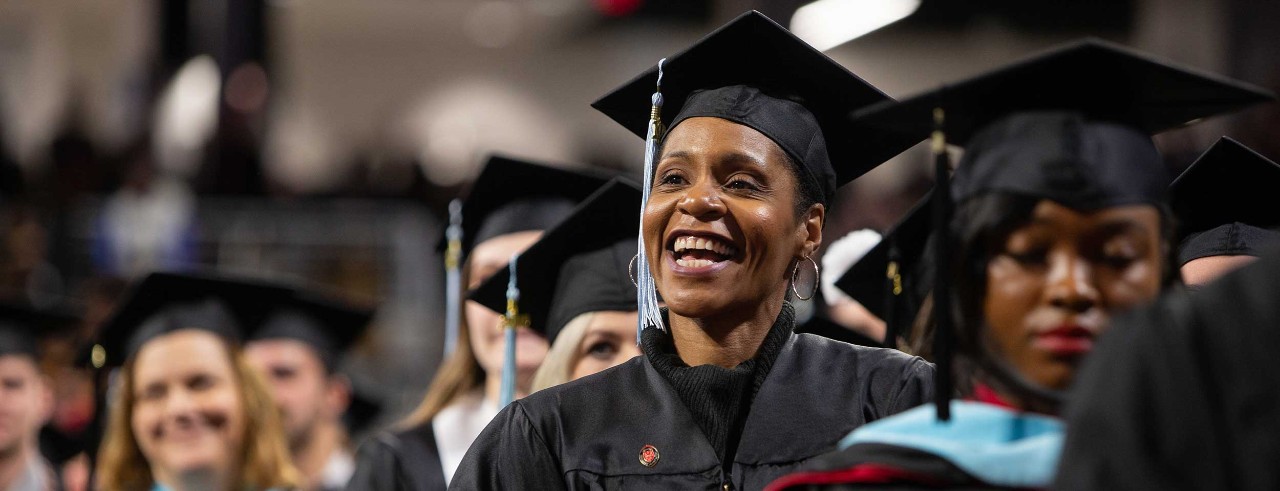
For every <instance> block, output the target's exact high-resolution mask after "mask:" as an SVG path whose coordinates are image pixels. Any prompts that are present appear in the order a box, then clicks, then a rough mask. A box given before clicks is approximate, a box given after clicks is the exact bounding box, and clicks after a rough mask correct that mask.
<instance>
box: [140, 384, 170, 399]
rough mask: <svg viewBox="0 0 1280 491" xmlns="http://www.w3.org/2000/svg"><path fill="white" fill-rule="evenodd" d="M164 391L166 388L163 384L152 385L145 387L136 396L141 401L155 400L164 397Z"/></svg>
mask: <svg viewBox="0 0 1280 491" xmlns="http://www.w3.org/2000/svg"><path fill="white" fill-rule="evenodd" d="M164 392H165V390H164V387H163V386H159V385H152V386H149V387H147V388H146V389H143V390H142V392H141V393H139V394H138V395H137V396H136V398H137V399H138V400H139V401H154V400H157V399H160V398H162V397H164Z"/></svg>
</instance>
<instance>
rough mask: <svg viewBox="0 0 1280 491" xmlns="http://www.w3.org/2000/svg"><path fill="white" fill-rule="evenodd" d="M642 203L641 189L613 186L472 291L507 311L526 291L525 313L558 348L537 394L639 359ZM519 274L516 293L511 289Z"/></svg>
mask: <svg viewBox="0 0 1280 491" xmlns="http://www.w3.org/2000/svg"><path fill="white" fill-rule="evenodd" d="M639 206H640V187H639V186H638V185H636V184H634V183H632V182H630V181H627V180H624V179H615V180H613V181H610V182H609V183H608V184H606V185H605V186H604V187H602V188H600V190H598V191H596V193H595V194H593V195H591V197H589V198H587V200H586V201H583V202H582V204H581V205H579V206H578V208H577V209H575V210H574V212H573V214H572V215H569V217H568V218H566V219H565V220H564V221H563V222H561V223H560V224H559V225H557V226H556V227H555V228H554V229H551V230H549V231H547V233H546V234H545V235H543V236H542V238H541V239H539V240H538V242H536V243H534V244H533V245H532V246H529V249H528V250H526V251H525V252H523V253H521V254H520V257H519V259H517V260H516V264H514V265H509V267H508V268H506V269H502V270H499V271H498V272H497V273H495V274H494V275H493V276H492V277H490V278H489V279H488V281H485V282H484V284H482V285H480V287H478V288H476V289H475V290H474V291H472V292H471V294H470V298H471V299H472V300H474V301H476V302H480V303H481V304H483V305H484V306H485V307H488V308H489V309H490V310H492V311H494V312H497V313H500V314H505V313H506V310H507V308H508V297H509V296H510V295H508V293H509V292H519V299H518V303H517V305H516V307H517V308H518V310H519V312H520V313H521V314H523V315H527V316H528V321H529V327H530V328H531V329H533V330H535V331H538V332H540V333H543V335H545V336H546V338H547V341H548V342H550V343H551V350H550V351H548V352H547V357H546V358H545V359H544V360H543V362H542V366H540V367H538V371H537V373H535V374H534V377H533V386H532V389H531V392H536V391H539V390H542V389H545V388H547V387H551V386H554V385H559V384H562V383H564V382H568V381H570V380H575V379H578V378H582V377H585V376H587V375H590V374H593V373H596V372H599V371H601V370H604V369H606V368H609V367H612V366H614V365H617V364H619V363H622V362H624V361H627V360H629V359H631V358H633V357H635V356H636V355H638V354H640V350H639V348H638V347H637V343H636V321H637V314H636V310H637V309H636V289H635V286H634V285H632V283H631V280H630V279H629V276H630V273H629V270H628V268H630V267H631V265H632V263H631V258H632V257H634V256H635V254H636V236H635V234H636V228H637V227H639V226H640V219H639V216H637V215H636V214H635V210H636V208H638V207H639ZM513 270H514V271H516V272H517V274H516V279H517V281H516V282H515V284H514V286H515V287H516V290H511V289H510V288H509V287H510V286H512V284H511V271H513Z"/></svg>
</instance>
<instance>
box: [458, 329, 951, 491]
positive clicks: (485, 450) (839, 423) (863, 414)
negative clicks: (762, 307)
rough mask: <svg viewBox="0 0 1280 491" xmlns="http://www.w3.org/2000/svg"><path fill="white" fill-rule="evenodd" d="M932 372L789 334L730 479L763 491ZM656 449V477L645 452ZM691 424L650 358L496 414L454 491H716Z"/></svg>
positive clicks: (918, 398)
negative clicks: (643, 459) (646, 462)
mask: <svg viewBox="0 0 1280 491" xmlns="http://www.w3.org/2000/svg"><path fill="white" fill-rule="evenodd" d="M932 383H933V366H932V365H930V364H929V363H927V362H925V361H924V360H922V359H920V358H916V357H912V356H908V355H906V354H904V353H902V352H900V351H897V350H890V349H883V348H867V347H862V346H853V345H850V344H846V343H841V342H839V341H834V340H830V339H826V338H822V337H819V336H814V335H811V334H793V335H790V336H789V337H788V339H787V341H786V343H785V344H784V345H783V347H782V350H781V352H780V353H779V354H778V357H777V359H776V361H774V364H773V367H772V368H771V369H770V371H769V373H768V375H767V376H766V378H765V380H764V383H763V384H762V385H761V387H760V389H759V391H758V392H757V393H756V395H755V398H754V400H753V402H752V403H751V407H750V410H749V413H748V415H747V419H746V422H745V425H744V427H743V435H742V437H741V440H740V441H739V444H738V448H737V452H736V453H735V455H734V459H733V465H732V469H730V472H729V474H730V475H729V476H728V477H729V479H730V480H731V482H732V489H760V488H762V487H764V486H765V485H766V484H768V483H769V482H770V481H772V480H773V479H774V478H776V477H778V476H780V475H783V474H786V473H788V472H789V471H791V470H792V469H794V468H795V467H796V466H798V465H800V464H801V463H803V462H805V461H806V460H808V459H810V458H812V457H814V456H817V455H819V454H822V453H823V452H826V451H829V450H831V449H833V448H834V447H835V444H836V443H837V442H838V441H839V439H840V438H841V437H843V436H844V435H846V434H848V433H849V432H850V431H852V430H853V429H854V428H856V427H858V426H860V425H862V424H863V423H866V422H868V421H871V420H875V419H878V418H882V417H885V416H888V415H891V414H894V413H897V412H900V411H903V410H905V409H909V408H911V407H914V406H916V405H919V404H921V403H923V402H924V401H926V400H928V397H929V394H930V393H931V391H932ZM646 445H650V446H652V447H654V448H655V449H656V451H657V459H656V461H655V462H654V463H653V465H652V466H651V467H648V466H645V465H643V464H642V463H641V450H642V448H644V447H645V446H646ZM723 484H724V476H723V475H722V466H721V462H720V459H719V458H718V457H717V455H716V452H715V450H714V449H713V448H712V445H711V444H710V443H708V441H707V438H706V437H705V436H704V435H703V433H702V431H701V430H700V429H699V427H698V425H697V424H696V423H695V422H694V419H693V416H692V414H691V413H690V412H689V410H688V409H686V408H685V406H684V405H683V403H682V402H681V400H680V398H679V396H678V395H677V393H676V392H675V390H674V389H673V388H672V386H671V385H670V383H669V382H667V380H666V379H665V378H663V376H662V375H661V374H659V373H658V372H657V371H656V370H655V369H654V367H653V365H652V364H651V363H650V362H649V359H648V358H647V357H645V356H638V357H636V358H633V359H631V360H630V361H628V362H626V363H623V364H621V365H618V366H616V367H613V368H610V369H608V370H605V371H603V372H600V373H598V374H595V375H592V376H588V377H584V378H582V379H579V380H575V381H573V382H569V383H567V384H563V385H560V386H556V387H552V388H549V389H546V390H542V391H539V392H537V393H534V394H532V395H530V396H529V397H526V398H524V399H521V400H518V401H516V402H513V403H512V404H511V405H509V406H507V407H506V408H504V409H503V410H502V411H501V412H499V413H498V416H497V417H495V418H494V420H493V421H492V422H490V423H489V426H488V427H487V428H485V430H484V431H483V432H482V433H481V434H480V436H479V438H477V439H476V441H475V443H473V444H472V445H471V449H470V450H468V451H467V455H466V457H464V458H463V460H462V465H461V466H460V467H459V468H458V471H457V473H455V474H454V478H453V481H452V483H451V484H450V489H459V490H472V489H477V490H479V489H575V490H576V489H627V488H630V489H707V490H711V489H723V487H722V486H723Z"/></svg>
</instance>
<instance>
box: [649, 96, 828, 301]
mask: <svg viewBox="0 0 1280 491" xmlns="http://www.w3.org/2000/svg"><path fill="white" fill-rule="evenodd" d="M791 165H792V164H791V163H790V162H789V161H788V159H787V157H786V154H785V153H784V152H783V151H782V149H781V148H780V147H778V145H777V144H776V143H774V142H773V141H772V140H770V139H769V138H768V137H767V136H765V135H763V134H761V133H760V132H758V131H756V130H754V129H751V128H749V127H746V126H742V125H739V124H736V123H732V122H729V121H726V120H723V119H718V118H709V117H697V118H689V119H687V120H684V121H683V122H681V123H680V124H679V125H677V126H676V127H675V128H673V129H672V130H671V132H670V133H668V134H667V136H666V139H665V140H664V142H663V148H662V156H661V159H660V160H659V162H658V163H657V165H656V168H655V174H654V184H653V190H652V194H651V196H650V198H649V203H648V206H647V207H646V208H645V210H644V243H645V251H646V254H647V255H648V257H649V258H650V268H651V271H652V273H653V276H654V280H655V281H656V284H657V288H658V291H659V292H660V294H661V295H662V299H663V301H665V302H666V304H667V306H668V307H669V309H670V311H671V312H672V313H673V314H676V315H680V316H683V317H690V318H708V317H715V316H720V315H725V314H731V313H733V312H754V311H755V310H756V309H757V308H759V306H760V305H762V304H774V303H776V304H778V305H780V304H781V301H782V298H783V296H784V295H785V292H786V284H787V281H788V280H789V279H790V273H791V266H792V264H793V263H794V262H795V261H796V260H797V259H799V258H801V257H804V256H807V255H810V254H812V253H813V251H814V250H815V249H817V247H818V244H819V243H821V240H822V220H823V218H824V213H825V209H824V208H823V206H822V205H821V204H817V205H813V206H811V207H810V208H809V209H808V210H805V211H804V212H803V213H802V214H799V216H798V214H797V213H796V201H797V193H799V190H798V188H799V183H798V182H797V179H796V174H795V173H794V171H793V170H792V169H791V168H790V167H789V166H791Z"/></svg>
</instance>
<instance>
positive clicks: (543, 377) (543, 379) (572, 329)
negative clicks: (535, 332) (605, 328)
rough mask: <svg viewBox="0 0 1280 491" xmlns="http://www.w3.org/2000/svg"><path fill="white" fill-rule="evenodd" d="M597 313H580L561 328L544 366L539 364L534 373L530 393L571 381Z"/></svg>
mask: <svg viewBox="0 0 1280 491" xmlns="http://www.w3.org/2000/svg"><path fill="white" fill-rule="evenodd" d="M595 314H596V313H595V312H587V313H585V314H580V315H578V316H577V317H574V318H573V320H571V321H569V322H568V323H567V324H565V325H564V328H562V329H560V334H559V335H557V336H556V342H555V343H554V344H552V345H551V350H550V351H547V357H546V358H544V359H543V360H542V366H539V367H538V371H537V372H536V373H534V374H533V387H532V388H531V389H530V390H529V392H530V393H533V392H537V391H540V390H542V389H545V388H547V387H554V386H557V385H560V384H563V383H565V382H568V381H569V378H570V377H572V376H573V366H574V365H576V364H578V360H580V359H582V350H581V349H579V348H580V347H581V345H582V338H584V337H586V335H587V328H588V327H590V326H591V321H593V320H595V317H596V315H595Z"/></svg>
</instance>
